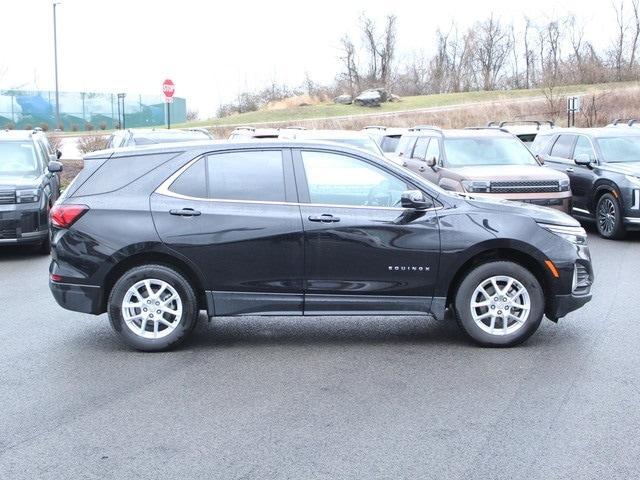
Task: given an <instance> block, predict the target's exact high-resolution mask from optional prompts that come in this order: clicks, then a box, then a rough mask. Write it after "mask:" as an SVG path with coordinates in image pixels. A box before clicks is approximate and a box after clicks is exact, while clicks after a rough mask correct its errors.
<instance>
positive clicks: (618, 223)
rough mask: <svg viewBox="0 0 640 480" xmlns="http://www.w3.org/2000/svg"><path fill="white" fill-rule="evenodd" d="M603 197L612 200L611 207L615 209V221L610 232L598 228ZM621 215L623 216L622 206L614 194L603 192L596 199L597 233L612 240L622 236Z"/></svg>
mask: <svg viewBox="0 0 640 480" xmlns="http://www.w3.org/2000/svg"><path fill="white" fill-rule="evenodd" d="M605 199H609V200H611V202H613V208H614V209H615V214H616V223H615V226H614V227H613V231H612V232H611V233H610V234H605V233H604V232H603V231H602V230H600V221H599V220H600V204H601V203H602V202H603V201H604V200H605ZM622 217H623V215H622V207H621V206H620V202H619V201H618V199H617V198H616V197H615V196H614V195H612V194H611V193H605V194H604V195H602V196H601V197H600V198H599V199H598V203H597V205H596V228H597V229H598V233H599V234H600V236H601V237H603V238H608V239H612V240H615V239H619V238H622V237H623V236H624V233H625V232H624V225H623V223H622Z"/></svg>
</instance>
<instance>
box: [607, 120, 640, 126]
mask: <svg viewBox="0 0 640 480" xmlns="http://www.w3.org/2000/svg"><path fill="white" fill-rule="evenodd" d="M636 123H640V120H638V119H637V118H616V119H615V120H614V121H613V122H612V123H611V124H612V125H613V126H614V127H615V126H618V125H620V124H626V125H627V126H629V127H631V126H633V125H635V124H636Z"/></svg>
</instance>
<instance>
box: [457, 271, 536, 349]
mask: <svg viewBox="0 0 640 480" xmlns="http://www.w3.org/2000/svg"><path fill="white" fill-rule="evenodd" d="M492 279H493V280H494V281H495V285H496V286H497V287H498V289H499V291H503V293H502V294H501V295H502V296H500V295H496V294H495V287H494V284H493V283H492V281H491V280H492ZM481 287H483V288H484V292H483V291H481V290H480V288H481ZM522 289H524V290H522ZM485 292H486V294H487V295H485ZM518 292H521V293H519V294H518ZM496 298H497V299H498V301H497V302H496V301H495V299H496ZM504 299H506V300H507V301H504ZM472 300H473V301H474V302H476V303H479V304H480V305H475V306H473V307H472V303H471V302H472ZM485 303H486V305H482V304H485ZM527 303H528V305H529V308H528V313H526V310H527V309H525V308H518V306H521V307H524V306H525V305H527ZM544 308H545V299H544V293H543V291H542V287H541V286H540V283H539V282H538V280H537V279H536V277H535V276H534V275H533V274H532V273H531V272H530V271H529V270H527V269H526V268H524V267H522V266H520V265H518V264H516V263H513V262H507V261H495V262H490V263H485V264H482V265H480V266H478V267H476V268H474V269H473V270H471V271H470V272H469V273H468V274H467V275H466V276H465V277H464V279H463V280H462V282H461V283H460V285H459V287H458V290H457V292H456V295H455V298H454V309H455V315H456V320H457V322H458V325H460V328H462V330H463V331H464V332H465V333H466V334H467V335H468V336H469V337H470V338H471V339H472V340H473V341H474V342H476V343H478V344H479V345H483V346H487V347H512V346H514V345H518V344H520V343H522V342H524V341H525V340H526V339H528V338H529V337H530V336H531V335H533V333H534V332H535V331H536V330H537V329H538V326H539V325H540V322H541V321H542V317H543V315H544ZM508 311H509V313H507V312H508ZM498 314H500V315H498ZM505 319H506V322H505ZM492 322H493V323H492ZM492 325H493V328H492Z"/></svg>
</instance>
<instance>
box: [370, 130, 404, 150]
mask: <svg viewBox="0 0 640 480" xmlns="http://www.w3.org/2000/svg"><path fill="white" fill-rule="evenodd" d="M362 131H363V132H364V133H366V134H367V135H369V136H370V137H371V138H373V140H374V141H375V142H376V143H377V144H378V146H379V147H380V149H381V150H382V152H383V153H384V154H385V155H393V154H394V153H395V151H396V148H397V147H398V142H399V141H400V137H402V135H404V134H405V133H407V129H406V128H393V127H382V126H375V125H371V126H368V127H364V128H363V129H362Z"/></svg>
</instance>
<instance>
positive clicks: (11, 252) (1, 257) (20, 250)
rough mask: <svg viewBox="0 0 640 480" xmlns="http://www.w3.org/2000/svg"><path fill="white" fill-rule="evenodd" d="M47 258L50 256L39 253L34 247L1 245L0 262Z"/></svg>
mask: <svg viewBox="0 0 640 480" xmlns="http://www.w3.org/2000/svg"><path fill="white" fill-rule="evenodd" d="M46 257H48V255H44V254H43V253H40V252H38V251H37V250H36V247H35V246H33V245H0V261H5V260H26V259H31V258H46Z"/></svg>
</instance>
